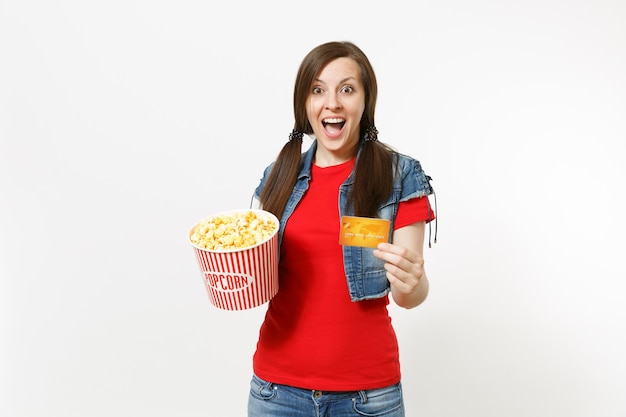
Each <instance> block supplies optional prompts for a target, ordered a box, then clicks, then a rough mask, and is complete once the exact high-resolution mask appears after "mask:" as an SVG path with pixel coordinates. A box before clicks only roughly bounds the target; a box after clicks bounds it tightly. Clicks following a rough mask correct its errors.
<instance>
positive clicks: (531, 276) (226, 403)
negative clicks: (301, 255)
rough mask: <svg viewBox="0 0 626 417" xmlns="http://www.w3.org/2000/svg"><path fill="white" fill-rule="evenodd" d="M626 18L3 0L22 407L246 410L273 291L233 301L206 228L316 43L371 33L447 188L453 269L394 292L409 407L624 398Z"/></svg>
mask: <svg viewBox="0 0 626 417" xmlns="http://www.w3.org/2000/svg"><path fill="white" fill-rule="evenodd" d="M625 22H626V3H624V2H623V1H620V0H614V1H610V0H595V1H582V0H581V1H565V0H562V1H538V0H530V1H517V2H511V1H508V2H507V1H496V0H493V1H487V0H478V1H471V2H470V1H467V2H466V1H461V0H456V1H455V0H444V1H437V2H435V1H433V2H394V1H385V2H379V1H376V2H374V1H363V0H360V1H344V2H340V1H336V2H328V1H317V2H272V1H264V2H257V1H240V2H236V1H235V2H208V1H198V0H182V1H176V2H175V1H148V0H124V1H121V0H113V1H106V2H104V1H78V0H76V1H28V0H25V1H10V0H0V48H1V49H0V59H1V61H2V62H1V65H0V192H1V194H0V256H1V257H0V276H1V280H0V326H1V327H0V331H1V333H0V353H1V356H0V383H1V386H0V388H1V391H0V415H1V416H3V417H4V416H7V417H48V416H63V417H70V416H77V417H86V416H89V417H91V416H93V417H101V416H151V417H157V416H168V417H169V416H189V417H192V416H212V417H213V416H215V417H230V416H245V409H246V401H247V392H248V383H249V379H250V375H251V356H252V353H253V351H254V347H255V343H256V337H257V333H258V327H259V325H260V323H261V320H262V316H263V313H264V310H265V306H263V307H259V308H257V309H254V310H250V311H244V312H225V311H221V310H218V309H216V308H214V307H213V306H212V305H210V303H209V300H208V296H207V294H206V293H205V291H204V289H203V287H202V280H201V276H200V272H199V270H198V267H197V264H196V261H195V259H194V258H193V253H192V251H191V248H190V246H189V245H188V243H187V241H186V234H187V231H188V229H189V228H190V227H191V226H192V224H193V223H195V222H196V221H197V220H199V219H200V218H202V217H204V216H206V215H208V214H210V213H215V212H217V211H222V210H227V209H232V208H242V207H248V204H249V202H250V196H251V194H252V191H253V189H254V187H256V185H257V183H258V181H259V178H260V175H261V172H262V169H263V168H264V167H265V166H266V165H267V164H268V163H269V162H270V161H271V160H272V159H273V158H274V157H275V156H276V154H277V152H278V150H279V149H280V147H281V146H282V144H283V143H284V142H285V141H286V140H287V136H288V134H289V132H290V131H291V127H292V125H293V116H292V107H291V104H292V88H293V81H294V78H295V73H296V70H297V67H298V65H299V63H300V61H301V59H302V58H303V57H304V55H305V54H306V53H307V52H308V51H309V50H310V49H311V48H313V47H314V46H316V45H318V44H320V43H322V42H326V41H329V40H351V41H354V42H355V43H357V44H358V45H359V46H361V47H362V48H363V49H364V51H365V52H366V53H367V54H368V56H369V58H370V59H371V61H372V63H373V65H374V68H375V70H376V71H377V75H378V81H379V88H380V95H379V103H378V109H377V110H378V111H377V125H378V129H379V131H380V138H381V140H383V141H386V142H388V143H390V144H391V145H393V146H394V147H396V148H397V149H399V150H400V151H402V152H404V153H407V154H410V155H412V156H414V157H416V158H417V159H419V160H420V161H421V162H422V165H423V167H424V169H425V170H426V172H427V173H428V174H429V175H431V176H432V177H433V178H434V181H433V185H434V187H435V188H436V191H437V200H438V201H437V203H438V206H439V207H438V209H439V213H438V214H439V220H440V225H439V236H438V237H439V242H438V243H437V244H436V245H434V246H433V248H432V249H426V251H425V253H426V263H427V271H428V273H429V275H430V279H431V294H430V296H429V299H428V300H427V301H426V303H425V304H423V305H422V306H420V307H419V308H417V309H414V310H409V311H405V310H400V309H398V308H396V307H392V308H391V314H392V316H393V320H394V323H395V325H396V329H397V333H398V337H399V339H400V346H401V357H402V369H403V381H404V387H405V395H406V406H407V410H408V411H407V416H411V417H413V416H415V417H418V416H428V417H453V416H454V417H456V416H472V417H474V416H475V417H492V416H493V417H496V416H497V417H500V416H507V417H531V416H532V417H560V416H568V417H597V416H602V417H624V416H626V355H625V354H624V352H626V325H625V319H626V304H625V303H624V292H625V291H626V285H625V283H624V279H625V278H626V267H625V266H624V249H625V245H624V238H623V237H624V234H625V233H626V225H625V221H624V213H625V212H626V203H625V202H624V198H623V196H622V195H623V192H624V180H625V179H626V169H625V168H624V161H623V160H624V157H625V156H626V152H625V145H626V117H625V116H626V24H625ZM320 337H323V334H321V335H320ZM367 340H368V338H367V335H364V337H363V340H361V341H355V343H361V342H365V341H367Z"/></svg>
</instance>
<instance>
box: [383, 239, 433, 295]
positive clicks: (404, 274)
mask: <svg viewBox="0 0 626 417" xmlns="http://www.w3.org/2000/svg"><path fill="white" fill-rule="evenodd" d="M374 256H376V257H378V258H380V259H382V260H383V261H385V262H386V263H385V270H387V279H388V280H389V283H390V284H391V285H392V286H393V287H394V288H396V289H397V290H398V291H400V292H401V293H403V294H407V295H408V294H412V293H413V292H415V290H416V288H417V287H418V285H419V284H420V280H421V278H422V276H423V275H424V258H423V257H422V256H420V255H418V254H417V253H415V252H414V251H412V250H410V249H407V248H405V247H402V246H399V245H394V244H391V243H380V244H379V245H378V247H377V248H376V249H374Z"/></svg>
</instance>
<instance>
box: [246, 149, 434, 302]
mask: <svg viewBox="0 0 626 417" xmlns="http://www.w3.org/2000/svg"><path fill="white" fill-rule="evenodd" d="M316 148H317V142H316V141H314V142H313V144H312V145H311V147H310V148H309V149H308V150H307V151H306V152H305V153H303V154H302V158H301V162H300V172H299V173H298V179H297V181H296V185H295V186H294V188H293V192H292V193H291V197H290V198H289V200H288V202H287V206H286V207H285V211H284V212H283V215H282V218H281V220H280V230H279V232H278V245H279V247H280V244H281V242H282V237H283V233H284V231H285V225H286V224H287V220H288V219H289V217H290V216H291V214H292V213H293V212H294V210H295V209H296V206H297V205H298V203H299V202H300V199H302V196H303V195H304V193H305V192H306V190H307V189H308V188H309V181H310V179H311V165H312V163H313V157H314V155H315V150H316ZM359 154H360V151H359ZM358 157H359V155H358V154H357V162H358ZM272 166H273V163H272V164H270V165H269V166H268V167H267V168H266V169H265V171H264V173H263V178H262V179H261V183H260V184H259V186H258V187H257V188H256V190H255V192H254V196H255V197H256V198H257V199H258V198H259V197H260V195H261V190H262V189H263V185H264V184H265V181H266V179H267V176H268V174H269V172H270V170H271V168H272ZM430 180H431V178H430V177H429V176H427V175H426V174H425V173H424V171H423V170H422V167H421V165H420V163H419V161H417V160H415V159H413V158H411V157H409V156H406V155H403V154H397V170H396V175H395V177H394V181H393V191H392V193H391V195H390V196H389V199H388V200H387V201H386V202H384V203H383V204H382V205H381V206H380V210H379V215H378V216H379V217H380V218H382V219H387V220H389V221H390V222H391V225H390V230H393V225H394V220H395V218H396V214H397V212H398V204H399V203H400V202H401V201H406V200H409V199H412V198H417V197H424V196H428V195H430V194H432V193H433V189H432V186H431V185H430ZM353 184H354V171H353V172H352V173H350V175H349V176H348V178H347V179H346V180H345V182H344V183H343V184H342V185H341V186H340V187H339V198H338V204H339V214H340V216H353V215H354V213H353V212H352V210H349V209H348V208H347V201H348V195H349V193H350V190H351V189H352V186H353ZM337 221H339V219H337ZM391 238H392V234H391V233H390V237H389V239H390V240H391ZM342 248H343V264H344V269H345V273H346V280H347V282H348V290H349V291H350V299H351V300H352V301H361V300H367V299H373V298H380V297H384V296H385V295H386V294H387V293H388V292H389V291H390V284H389V281H388V280H387V277H386V271H385V268H384V264H385V262H384V261H382V260H380V259H378V258H376V257H375V256H374V255H373V249H372V248H365V247H359V246H343V247H342Z"/></svg>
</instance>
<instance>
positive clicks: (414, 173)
mask: <svg viewBox="0 0 626 417" xmlns="http://www.w3.org/2000/svg"><path fill="white" fill-rule="evenodd" d="M400 165H401V166H400V170H401V179H400V180H401V183H402V186H401V189H402V194H401V196H400V201H407V200H410V199H412V198H417V197H424V196H428V195H430V194H433V192H434V191H433V187H432V186H431V184H430V181H431V179H432V178H431V177H429V176H428V175H426V173H425V172H424V170H423V169H422V165H421V164H420V162H419V161H418V160H416V159H413V158H409V157H404V158H401V160H400Z"/></svg>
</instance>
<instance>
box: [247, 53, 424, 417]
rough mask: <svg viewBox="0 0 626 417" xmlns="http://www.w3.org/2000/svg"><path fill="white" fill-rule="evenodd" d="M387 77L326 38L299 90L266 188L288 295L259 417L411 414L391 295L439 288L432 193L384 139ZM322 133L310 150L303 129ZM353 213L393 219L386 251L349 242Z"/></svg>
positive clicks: (399, 298)
mask: <svg viewBox="0 0 626 417" xmlns="http://www.w3.org/2000/svg"><path fill="white" fill-rule="evenodd" d="M376 98H377V83H376V77H375V74H374V71H373V69H372V66H371V64H370V62H369V60H368V58H367V56H366V55H365V54H364V53H363V52H362V51H361V50H360V49H359V48H358V47H357V46H356V45H354V44H353V43H350V42H329V43H325V44H322V45H319V46H317V47H316V48H314V49H313V50H312V51H310V52H309V53H308V54H307V55H306V57H305V58H304V60H303V61H302V63H301V65H300V68H299V71H298V74H297V77H296V82H295V89H294V116H295V123H294V129H293V131H292V133H291V135H290V136H289V141H288V143H287V144H285V146H284V147H283V149H282V150H281V152H280V153H279V155H278V157H277V159H276V161H274V162H273V163H272V164H270V165H269V166H268V167H267V168H266V170H265V172H264V174H263V178H262V180H261V183H260V185H259V186H258V188H257V189H256V190H255V197H256V199H258V201H259V203H260V206H261V207H262V208H263V209H264V210H267V211H270V212H272V213H274V214H275V215H276V216H277V217H278V218H279V219H280V230H279V247H280V261H279V288H280V289H279V291H278V294H276V296H275V297H274V298H273V299H272V300H271V301H270V302H269V305H268V310H267V312H266V316H265V320H264V322H263V324H262V326H261V329H260V334H259V340H258V344H257V349H256V352H255V354H254V358H253V371H254V374H253V377H252V382H251V387H250V396H249V402H248V416H249V417H261V416H263V417H267V416H272V417H283V416H284V417H301V416H302V417H304V416H307V417H309V416H311V417H313V416H322V415H324V416H328V417H332V416H342V417H347V416H364V415H366V416H387V417H400V416H404V403H403V398H402V386H401V382H400V379H401V376H400V362H399V354H398V342H397V339H396V335H395V333H394V329H393V327H392V324H391V319H390V317H389V314H388V310H387V305H388V304H389V294H391V298H393V300H394V302H395V303H396V304H398V305H399V306H402V307H404V308H413V307H416V306H418V305H420V304H421V303H422V302H423V301H424V300H425V298H426V296H427V294H428V279H427V277H426V273H425V271H424V257H423V246H424V235H425V224H426V223H427V222H429V221H431V220H433V219H434V213H433V211H432V210H431V207H430V204H429V200H428V196H429V195H430V194H432V193H433V189H432V187H431V185H430V177H428V176H427V175H426V174H425V173H424V171H423V170H422V167H421V165H420V163H419V162H418V161H417V160H415V159H413V158H411V157H408V156H406V155H403V154H400V153H398V152H396V151H394V150H393V149H392V148H391V147H389V146H387V145H385V144H383V143H381V142H379V141H378V132H377V130H376V127H375V124H374V111H375V107H376ZM304 134H307V135H311V136H312V137H313V138H314V141H313V143H312V144H311V146H310V148H309V149H308V150H307V151H306V152H304V153H302V138H303V135H304ZM342 216H359V217H368V218H381V219H386V220H389V222H390V230H391V232H390V233H389V236H390V239H389V240H390V241H389V242H383V243H380V244H378V246H377V247H376V248H370V247H360V246H348V245H341V244H340V243H339V234H340V226H341V218H342Z"/></svg>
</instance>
